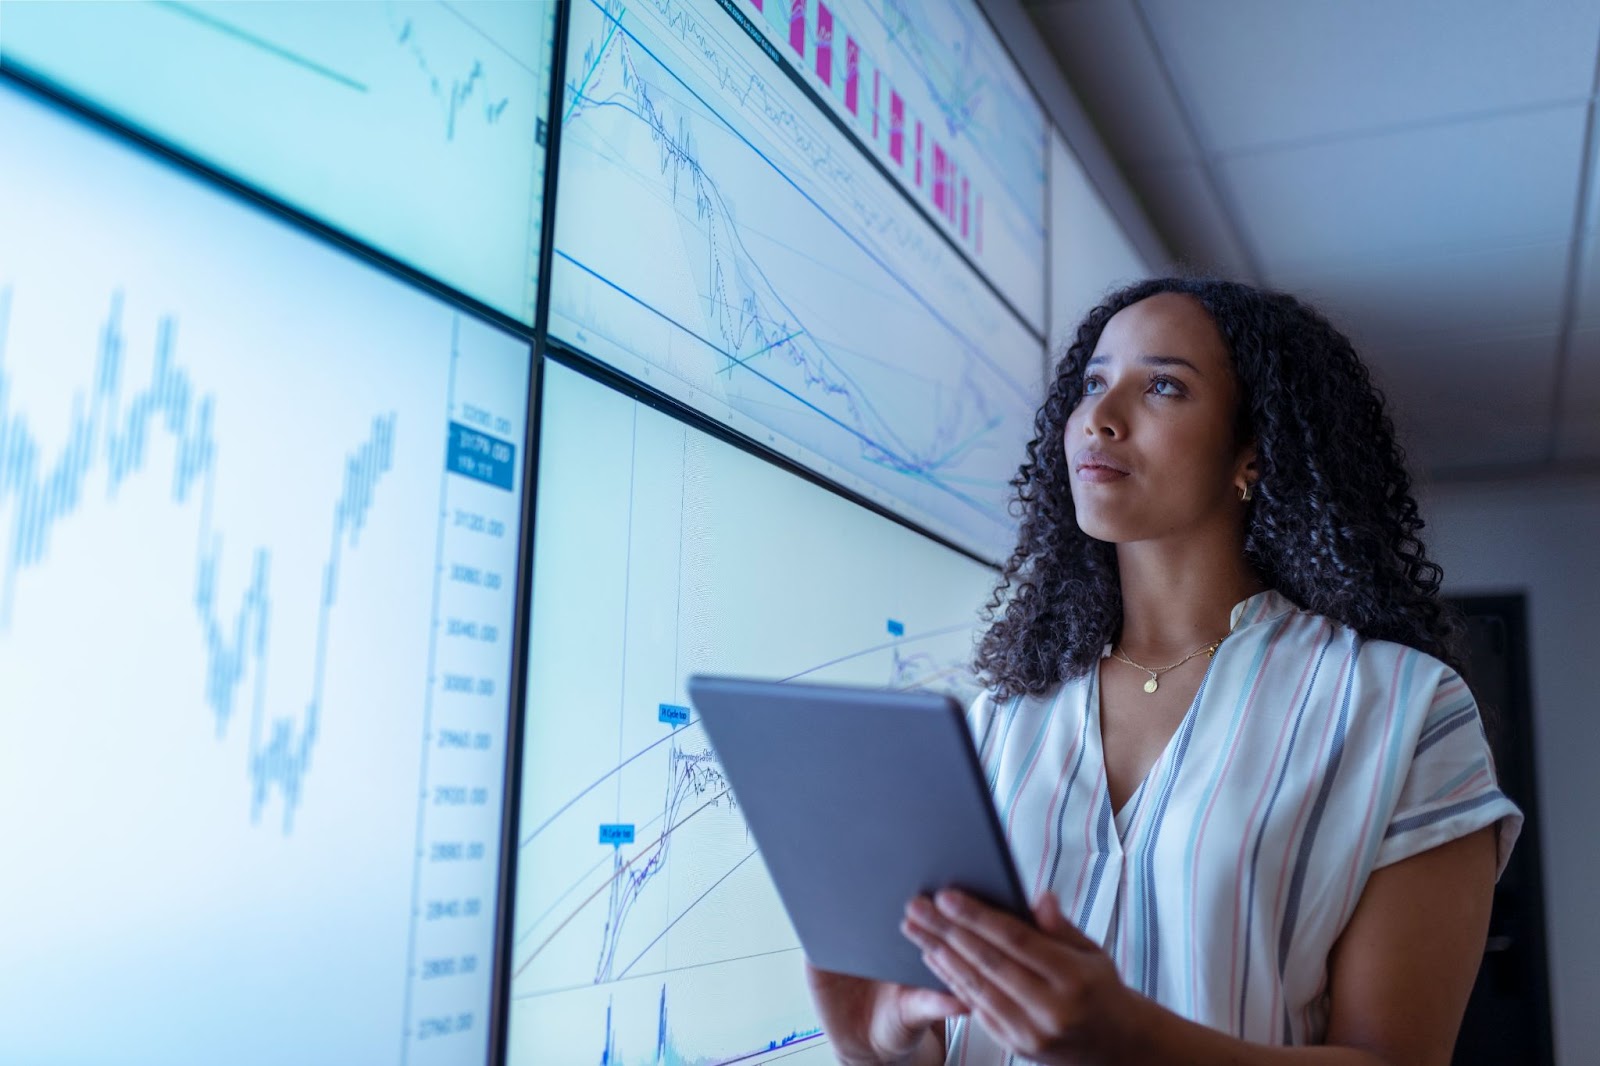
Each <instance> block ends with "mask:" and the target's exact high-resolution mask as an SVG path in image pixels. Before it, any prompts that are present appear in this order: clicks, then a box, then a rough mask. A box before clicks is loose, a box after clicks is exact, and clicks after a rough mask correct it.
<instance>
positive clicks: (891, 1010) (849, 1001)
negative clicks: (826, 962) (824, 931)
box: [806, 962, 966, 1063]
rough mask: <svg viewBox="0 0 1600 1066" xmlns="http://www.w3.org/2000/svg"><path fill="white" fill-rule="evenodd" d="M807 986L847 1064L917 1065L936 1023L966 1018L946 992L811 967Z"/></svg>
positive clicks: (829, 1036)
mask: <svg viewBox="0 0 1600 1066" xmlns="http://www.w3.org/2000/svg"><path fill="white" fill-rule="evenodd" d="M806 983H807V984H808V985H809V986H810V987H811V998H812V999H813V1000H814V1001H815V1002H816V1005H817V1012H818V1013H819V1014H820V1015H821V1016H822V1028H823V1031H824V1032H826V1033H827V1034H828V1040H829V1041H830V1042H831V1043H832V1044H833V1050H834V1053H835V1054H836V1055H838V1057H839V1060H840V1061H841V1062H846V1063H899V1062H912V1061H916V1060H915V1059H914V1058H913V1056H914V1055H916V1054H917V1052H918V1051H919V1050H920V1049H921V1048H922V1047H923V1045H924V1044H926V1043H927V1042H928V1040H929V1039H930V1033H931V1031H932V1027H933V1026H934V1025H935V1024H936V1023H942V1022H943V1021H944V1019H945V1018H948V1017H950V1016H951V1015H956V1014H965V1013H966V1008H965V1007H964V1006H962V1005H961V1002H960V1001H959V1000H957V999H955V998H954V997H952V996H947V995H945V994H944V993H942V992H935V991H933V990H932V989H927V988H910V987H907V986H906V985H895V984H888V983H886V982H883V981H870V980H868V979H866V978H864V977H851V976H848V975H847V974H842V973H831V972H829V971H827V970H819V969H817V968H816V967H815V966H812V965H811V964H810V963H809V962H808V963H806Z"/></svg>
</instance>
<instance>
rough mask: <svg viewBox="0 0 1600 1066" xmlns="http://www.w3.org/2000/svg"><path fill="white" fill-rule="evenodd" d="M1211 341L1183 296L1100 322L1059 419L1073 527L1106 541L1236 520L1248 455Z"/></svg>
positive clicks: (1218, 339)
mask: <svg viewBox="0 0 1600 1066" xmlns="http://www.w3.org/2000/svg"><path fill="white" fill-rule="evenodd" d="M1237 404H1238V393H1237V390H1236V386H1235V383H1234V377H1233V369H1232V365H1231V360H1230V359H1229V356H1228V349H1227V346H1226V344H1225V343H1224V342H1223V339H1222V336H1221V334H1219V333H1218V332H1217V327H1216V325H1215V323H1213V322H1212V321H1211V317H1210V315H1208V314H1207V313H1206V311H1205V309H1204V308H1203V307H1202V306H1201V305H1200V303H1199V302H1198V301H1196V300H1195V299H1193V298H1192V297H1189V296H1185V295H1182V294H1180V293H1160V294H1157V295H1155V296H1151V297H1149V298H1148V299H1145V300H1141V301H1139V302H1138V303H1136V304H1132V305H1131V306H1129V307H1125V308H1123V309H1122V310H1121V311H1119V312H1117V313H1116V314H1115V315H1113V316H1112V317H1111V320H1110V321H1109V322H1107V323H1106V327H1105V330H1104V331H1103V332H1102V333H1101V334H1100V342H1099V343H1098V344H1096V345H1095V349H1094V353H1093V355H1091V356H1090V358H1089V362H1088V365H1087V366H1086V367H1085V368H1084V380H1083V398H1082V399H1081V400H1080V401H1079V402H1078V406H1077V407H1076V408H1075V409H1074V410H1073V412H1072V415H1071V416H1070V417H1069V418H1068V419H1067V432H1066V442H1065V443H1066V455H1067V462H1068V464H1069V467H1070V469H1071V471H1072V502H1073V505H1074V507H1075V508H1076V509H1077V516H1078V525H1079V527H1081V528H1082V529H1083V531H1084V532H1085V533H1087V534H1088V535H1089V536H1091V537H1094V538H1095V539H1097V540H1103V541H1110V542H1112V543H1117V544H1125V543H1131V542H1134V541H1143V540H1162V539H1167V538H1171V537H1174V536H1182V535H1184V534H1187V533H1191V532H1194V531H1196V530H1199V529H1201V528H1204V527H1208V526H1210V525H1211V524H1212V523H1216V522H1223V523H1228V524H1235V523H1238V522H1240V521H1241V519H1242V516H1243V508H1244V507H1245V505H1244V504H1243V503H1241V502H1240V501H1239V487H1240V486H1241V485H1242V484H1243V483H1244V481H1245V480H1246V478H1247V477H1254V470H1253V467H1252V465H1251V464H1252V463H1253V461H1254V458H1255V449H1254V447H1253V446H1250V445H1241V444H1240V442H1239V441H1237V440H1236V439H1235V434H1234V420H1235V411H1236V408H1237Z"/></svg>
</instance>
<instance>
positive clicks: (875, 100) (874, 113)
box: [872, 67, 880, 140]
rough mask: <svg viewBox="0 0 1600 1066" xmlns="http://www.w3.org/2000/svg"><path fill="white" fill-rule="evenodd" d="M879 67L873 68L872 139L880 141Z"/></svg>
mask: <svg viewBox="0 0 1600 1066" xmlns="http://www.w3.org/2000/svg"><path fill="white" fill-rule="evenodd" d="M879 73H880V72H879V70H878V68H877V67H873V68H872V139H873V140H877V139H878V81H879V78H878V74H879Z"/></svg>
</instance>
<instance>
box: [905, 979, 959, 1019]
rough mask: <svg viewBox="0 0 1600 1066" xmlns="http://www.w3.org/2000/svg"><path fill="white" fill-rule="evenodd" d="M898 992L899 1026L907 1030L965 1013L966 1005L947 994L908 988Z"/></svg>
mask: <svg viewBox="0 0 1600 1066" xmlns="http://www.w3.org/2000/svg"><path fill="white" fill-rule="evenodd" d="M899 992H900V996H899V999H900V1003H899V1007H900V1011H899V1013H900V1024H901V1025H903V1026H905V1027H906V1028H907V1029H918V1028H921V1027H923V1026H926V1025H932V1024H933V1023H934V1022H939V1021H943V1020H944V1019H946V1018H953V1017H956V1016H958V1015H962V1014H966V1013H967V1005H966V1004H965V1003H962V1002H961V1001H960V1000H959V999H957V998H956V997H955V996H952V995H950V994H949V993H947V992H937V991H935V990H934V989H931V988H912V987H910V986H902V987H901V988H900V989H899Z"/></svg>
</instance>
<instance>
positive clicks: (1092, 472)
mask: <svg viewBox="0 0 1600 1066" xmlns="http://www.w3.org/2000/svg"><path fill="white" fill-rule="evenodd" d="M1127 476H1128V472H1127V471H1126V470H1117V469H1116V468H1114V467H1109V466H1100V465H1098V464H1094V463H1087V464H1085V465H1083V466H1080V467H1078V480H1079V481H1087V482H1089V483H1090V484H1092V485H1104V484H1107V483H1109V482H1112V481H1121V480H1122V479H1123V478H1125V477H1127Z"/></svg>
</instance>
